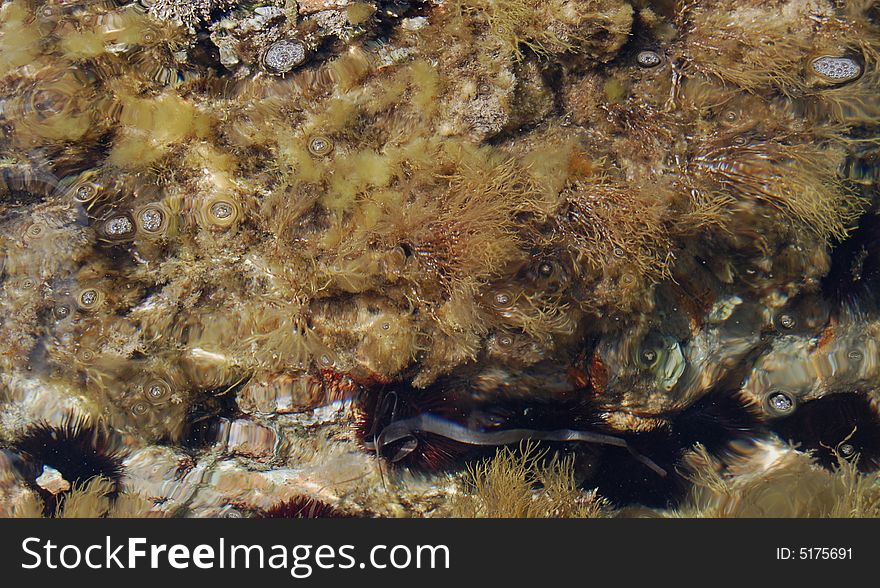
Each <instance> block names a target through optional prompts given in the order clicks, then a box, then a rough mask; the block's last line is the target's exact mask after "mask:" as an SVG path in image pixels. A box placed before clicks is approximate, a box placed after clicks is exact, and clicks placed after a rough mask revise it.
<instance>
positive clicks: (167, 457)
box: [0, 0, 880, 517]
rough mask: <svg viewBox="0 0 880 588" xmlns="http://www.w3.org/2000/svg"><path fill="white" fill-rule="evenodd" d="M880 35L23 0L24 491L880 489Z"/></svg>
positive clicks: (4, 85)
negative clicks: (879, 295) (879, 187)
mask: <svg viewBox="0 0 880 588" xmlns="http://www.w3.org/2000/svg"><path fill="white" fill-rule="evenodd" d="M878 62H880V9H878V7H877V5H876V3H872V2H846V3H832V2H822V1H819V0H786V1H784V2H782V3H780V4H779V6H773V7H769V6H766V4H765V3H763V2H757V1H752V0H713V1H706V2H702V1H701V2H681V3H678V2H650V1H647V0H632V1H624V0H569V1H568V2H563V1H562V0H547V1H539V0H442V1H441V0H424V1H419V0H411V1H396V2H387V1H384V0H371V1H359V2H355V1H349V0H333V1H330V2H315V1H311V0H302V1H300V2H298V3H297V2H292V1H287V2H285V1H284V0H277V1H275V2H257V3H253V2H247V3H245V2H241V3H237V2H234V1H231V0H229V1H226V0H191V1H185V0H154V1H151V2H133V3H127V2H123V1H121V0H96V1H89V2H83V1H75V0H74V1H68V0H51V1H42V0H0V225H2V228H3V230H2V231H0V309H2V310H0V515H2V516H74V514H83V513H85V514H87V515H90V516H126V515H134V516H191V517H218V516H230V517H240V516H272V517H319V516H320V517H323V516H382V517H385V516H435V517H448V516H457V517H462V516H463V517H472V516H492V517H495V516H500V517H547V516H550V517H584V516H589V517H594V516H595V517H598V516H695V517H700V516H708V517H722V516H723V517H728V516H793V517H805V516H829V517H830V516H876V515H878V514H880V511H878V510H877V507H876V506H874V505H876V504H880V501H878V500H877V498H878V497H880V478H878V475H877V473H876V472H877V470H878V468H880V412H878V410H880V407H878V404H877V403H878V401H880V396H878V390H880V343H878V334H880V308H878V299H877V293H878V288H880V257H878V256H880V218H878V215H877V199H878V190H877V185H878V177H880V173H878V169H880V167H878V165H880V164H878V157H880V133H878V128H880V102H878V101H877V96H878V91H880V69H878ZM72 497H73V498H76V499H77V500H73V498H72ZM66 508H67V509H68V511H67V512H65V509H66Z"/></svg>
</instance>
